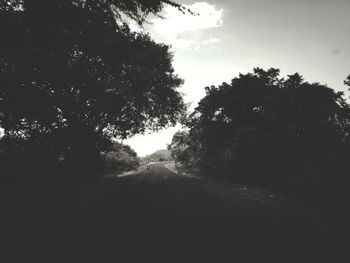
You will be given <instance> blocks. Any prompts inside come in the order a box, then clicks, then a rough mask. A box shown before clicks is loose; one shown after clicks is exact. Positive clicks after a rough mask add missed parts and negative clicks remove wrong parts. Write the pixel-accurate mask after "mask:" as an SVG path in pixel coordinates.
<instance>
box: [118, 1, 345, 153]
mask: <svg viewBox="0 0 350 263" xmlns="http://www.w3.org/2000/svg"><path fill="white" fill-rule="evenodd" d="M178 2H179V3H182V4H185V5H187V6H188V7H189V8H190V9H191V10H192V11H194V12H196V13H198V14H199V15H198V16H191V15H190V14H186V15H184V14H182V13H181V12H179V11H177V10H176V9H174V8H172V7H166V8H165V9H164V10H163V13H162V16H163V17H164V18H165V19H160V18H150V19H149V20H150V22H151V24H150V25H146V26H145V30H147V31H148V32H149V33H150V34H151V36H152V37H153V38H154V39H155V40H156V41H158V42H164V43H166V44H169V45H172V51H173V53H174V62H173V65H174V68H175V71H176V72H177V73H178V74H179V75H180V77H182V78H183V79H184V80H185V84H184V85H183V86H182V87H181V88H180V89H179V90H180V91H181V92H183V93H184V94H185V101H186V102H192V105H193V106H195V105H196V104H197V103H198V101H199V100H200V99H201V98H202V97H203V96H204V94H205V92H204V87H206V86H209V85H218V84H220V83H222V82H223V81H230V80H231V79H232V78H234V77H236V76H237V75H238V73H240V72H241V73H247V72H249V71H251V70H252V69H253V68H254V67H262V68H266V69H267V68H270V67H275V68H279V69H281V74H282V75H287V74H293V73H295V72H299V73H300V74H302V75H303V76H304V77H305V79H306V80H307V81H310V82H313V81H317V82H320V83H323V84H327V85H328V86H330V87H331V88H333V89H335V90H338V91H346V87H345V86H344V85H343V81H344V79H345V78H346V76H347V75H349V74H350V59H349V58H350V44H349V43H350V0H293V1H290V0H264V1H262V0H208V1H206V2H199V1H193V0H182V1H180V0H179V1H178ZM347 96H348V95H347ZM192 108H193V107H192ZM179 129H180V127H179V126H177V127H174V128H169V129H166V130H163V131H162V132H159V133H153V134H146V135H138V136H135V137H133V138H131V139H128V140H125V141H124V143H126V144H129V145H130V146H131V147H132V148H133V149H135V150H136V152H137V153H138V155H139V156H144V155H146V154H149V153H152V152H154V151H156V150H158V149H164V148H166V145H167V144H169V143H170V142H171V138H172V136H173V134H174V133H175V132H176V131H177V130H179Z"/></svg>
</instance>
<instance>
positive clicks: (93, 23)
mask: <svg viewBox="0 0 350 263" xmlns="http://www.w3.org/2000/svg"><path fill="white" fill-rule="evenodd" d="M164 4H170V5H172V6H174V7H177V8H178V9H179V10H180V11H182V12H184V11H185V10H186V9H185V8H184V7H182V6H181V5H179V4H176V3H174V2H173V1H166V0H164V1H163V0H155V1H141V0H131V1H130V0H122V1H121V0H118V1H116V0H107V1H105V0H104V1H102V0H94V1H92V0H71V1H67V0H51V1H47V0H11V1H4V0H1V1H0V34H1V36H2V37H1V39H2V40H1V42H0V94H1V95H0V127H2V128H3V129H4V130H5V136H7V137H16V138H22V139H25V140H28V141H32V142H33V145H37V144H41V145H48V150H50V151H55V152H57V155H60V154H61V155H62V154H63V155H66V156H69V155H74V156H78V155H82V156H81V158H82V159H84V160H85V162H86V163H91V162H90V161H91V160H94V159H98V156H99V152H100V151H101V149H103V147H105V145H106V143H107V142H108V141H109V139H110V138H111V137H122V138H125V137H128V136H130V135H133V134H136V133H142V132H144V131H145V130H146V129H154V130H157V129H160V128H162V127H165V126H167V125H169V124H174V123H175V122H176V121H177V119H178V117H179V115H180V114H181V112H182V110H183V109H184V104H183V101H182V97H181V95H180V93H179V92H178V91H176V88H177V87H178V86H180V85H181V84H182V80H181V79H180V78H179V77H178V76H177V75H176V74H175V73H174V70H173V67H172V64H171V63H172V54H171V53H170V52H169V47H168V46H166V45H163V44H157V43H155V42H154V41H153V40H152V39H151V38H150V37H149V36H148V35H147V34H142V33H135V32H132V31H130V29H129V27H128V25H127V23H126V22H127V20H128V19H132V20H135V21H137V22H138V23H140V24H141V23H142V22H144V20H145V18H146V16H147V14H149V13H153V14H157V13H158V12H159V11H160V10H161V9H162V8H163V6H164Z"/></svg>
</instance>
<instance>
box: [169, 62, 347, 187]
mask: <svg viewBox="0 0 350 263" xmlns="http://www.w3.org/2000/svg"><path fill="white" fill-rule="evenodd" d="M186 126H187V129H188V130H189V131H188V132H179V133H176V134H175V136H174V138H173V143H172V145H171V147H170V149H172V153H173V155H174V158H175V159H177V160H178V161H180V162H183V163H184V165H185V166H191V165H192V166H197V167H198V168H200V169H201V171H200V173H201V174H208V175H212V176H222V177H226V178H229V179H231V180H233V181H236V182H244V183H251V184H260V185H267V186H271V185H276V184H283V185H284V186H288V187H294V186H295V187H299V188H300V187H305V189H307V188H309V190H310V189H311V190H310V191H312V190H315V189H318V191H328V190H329V191H330V192H331V191H333V193H334V192H337V191H338V190H339V192H340V188H341V187H342V185H346V184H347V183H348V176H347V174H348V173H347V163H348V162H349V152H350V137H349V135H350V105H349V104H348V103H347V101H346V100H345V98H344V94H343V93H342V92H335V91H334V90H333V89H331V88H329V87H327V86H326V85H322V84H320V83H309V82H306V81H304V79H303V77H302V76H301V75H300V74H297V73H296V74H293V75H289V76H287V77H286V78H281V77H280V76H279V70H278V69H274V68H271V69H268V70H263V69H261V68H255V69H254V70H253V72H252V73H248V74H240V75H239V76H238V77H236V78H234V79H233V80H232V81H231V82H230V83H223V84H221V85H219V86H217V87H215V86H211V87H207V88H206V96H205V97H204V98H203V99H202V100H201V101H200V102H199V105H198V107H197V108H196V109H195V111H194V112H193V113H192V114H191V115H190V117H189V119H188V120H187V122H186ZM189 156H191V158H189ZM309 183H310V185H308V184H309ZM325 189H328V190H325ZM330 189H331V190H330ZM335 189H336V190H335ZM309 190H308V191H309ZM343 190H344V189H343Z"/></svg>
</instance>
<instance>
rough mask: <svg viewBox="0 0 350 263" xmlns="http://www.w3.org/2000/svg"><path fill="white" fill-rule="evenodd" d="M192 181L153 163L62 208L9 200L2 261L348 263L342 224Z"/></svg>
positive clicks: (42, 202) (49, 203)
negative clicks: (217, 191)
mask: <svg viewBox="0 0 350 263" xmlns="http://www.w3.org/2000/svg"><path fill="white" fill-rule="evenodd" d="M196 180H197V179H193V178H191V179H189V178H183V177H179V176H177V175H176V174H174V173H172V172H171V171H169V170H168V169H166V168H165V167H164V166H163V165H162V164H154V165H152V166H151V168H150V169H146V170H144V171H142V172H141V173H139V174H137V175H131V176H126V177H123V178H119V179H115V180H112V182H110V183H109V184H107V185H104V186H103V187H102V188H103V189H104V190H103V191H97V193H98V194H96V195H94V197H93V198H86V200H84V201H82V199H81V198H80V199H79V200H78V201H77V200H71V202H69V205H64V206H63V208H62V204H60V205H59V204H58V203H57V202H53V201H50V200H49V199H45V198H46V197H45V195H42V196H41V197H39V199H40V200H37V201H36V204H35V205H33V206H29V205H28V203H27V204H26V202H24V203H21V202H16V203H11V204H8V205H7V207H6V208H5V209H4V210H3V211H4V214H3V219H4V223H2V226H3V231H2V237H1V238H2V241H4V243H3V244H5V245H2V255H3V256H2V257H4V256H5V255H6V257H7V259H6V261H2V262H27V261H28V262H29V261H30V262H38V261H45V262H73V261H74V262H84V261H86V260H89V262H122V263H124V262H164V263H167V262H216V263H220V262H317V263H319V262H349V261H346V259H345V258H346V256H347V254H348V253H350V252H349V251H350V250H349V249H348V248H349V244H350V237H349V235H348V233H349V229H348V227H347V226H346V224H344V223H342V222H335V221H329V220H327V221H326V220H322V218H319V217H313V216H306V215H303V214H301V213H297V212H293V211H291V210H288V209H284V208H281V207H279V206H276V207H274V206H273V205H272V206H271V205H269V206H266V207H264V206H259V205H257V204H255V205H249V202H247V203H246V202H242V201H241V200H230V199H227V198H223V197H221V196H220V195H215V194H213V193H212V192H210V191H208V190H206V189H203V188H201V187H199V186H198V184H197V182H196ZM31 202H32V201H31ZM347 250H349V251H347ZM23 260H25V261H23ZM33 260H35V261H33Z"/></svg>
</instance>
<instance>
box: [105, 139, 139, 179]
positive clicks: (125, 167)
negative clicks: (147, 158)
mask: <svg viewBox="0 0 350 263" xmlns="http://www.w3.org/2000/svg"><path fill="white" fill-rule="evenodd" d="M103 156H104V160H105V168H106V170H107V171H109V172H122V171H130V170H135V169H137V168H138V167H139V160H138V158H137V154H136V152H135V151H134V150H133V149H131V148H130V146H128V145H124V144H122V143H118V142H114V143H113V144H112V146H111V147H110V149H109V150H108V151H106V152H105V153H104V154H103Z"/></svg>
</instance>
